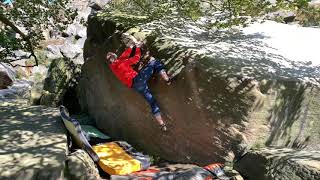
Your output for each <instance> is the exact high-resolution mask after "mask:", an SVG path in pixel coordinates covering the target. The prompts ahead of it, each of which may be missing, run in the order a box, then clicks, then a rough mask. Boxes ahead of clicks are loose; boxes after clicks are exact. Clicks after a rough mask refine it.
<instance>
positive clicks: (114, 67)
mask: <svg viewBox="0 0 320 180" xmlns="http://www.w3.org/2000/svg"><path fill="white" fill-rule="evenodd" d="M131 50H132V49H131V48H128V49H126V50H125V51H124V52H123V53H122V54H121V56H120V57H119V58H118V59H117V60H115V61H114V62H113V63H111V64H110V65H109V67H110V69H111V71H112V72H113V74H115V75H116V77H117V78H118V79H119V80H120V81H121V82H122V83H123V84H124V85H126V86H127V87H129V88H131V87H132V80H133V78H134V77H136V76H137V75H138V73H137V72H136V71H135V70H133V69H132V67H131V66H132V65H134V64H136V63H137V62H139V60H140V56H141V51H140V48H136V52H135V55H134V56H133V57H131V58H129V56H130V53H131Z"/></svg>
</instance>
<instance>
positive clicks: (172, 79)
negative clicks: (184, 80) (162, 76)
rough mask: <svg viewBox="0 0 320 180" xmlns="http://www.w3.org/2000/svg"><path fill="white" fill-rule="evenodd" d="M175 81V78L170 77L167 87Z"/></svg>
mask: <svg viewBox="0 0 320 180" xmlns="http://www.w3.org/2000/svg"><path fill="white" fill-rule="evenodd" d="M174 80H176V77H175V76H170V77H169V80H168V81H167V85H171V83H172V82H173V81H174Z"/></svg>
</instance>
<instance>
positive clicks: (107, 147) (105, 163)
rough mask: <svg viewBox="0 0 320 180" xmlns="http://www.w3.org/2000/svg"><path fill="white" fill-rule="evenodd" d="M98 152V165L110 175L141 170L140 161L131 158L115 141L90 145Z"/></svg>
mask: <svg viewBox="0 0 320 180" xmlns="http://www.w3.org/2000/svg"><path fill="white" fill-rule="evenodd" d="M92 148H93V150H94V152H95V153H97V154H98V156H99V158H100V161H99V162H98V164H99V165H100V167H101V168H102V169H103V170H104V171H105V172H107V173H108V174H110V175H126V174H130V173H132V172H135V171H139V170H141V163H140V161H138V160H136V159H134V158H132V157H131V156H130V155H129V154H127V153H126V152H125V151H124V150H123V149H122V148H121V147H120V146H119V145H118V144H117V143H114V142H111V143H105V144H99V145H96V146H93V147H92Z"/></svg>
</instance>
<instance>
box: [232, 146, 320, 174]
mask: <svg viewBox="0 0 320 180" xmlns="http://www.w3.org/2000/svg"><path fill="white" fill-rule="evenodd" d="M235 168H236V169H237V171H239V172H240V173H241V174H242V175H243V176H244V177H246V179H249V180H250V179H259V180H272V179H281V180H305V179H309V180H316V179H319V177H320V151H310V152H308V151H296V150H292V149H286V148H282V149H281V148H279V149H277V148H264V149H261V150H257V151H250V152H248V153H247V154H246V155H245V156H244V157H242V158H241V159H240V160H239V161H238V162H237V163H236V164H235Z"/></svg>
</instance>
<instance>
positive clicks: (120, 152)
mask: <svg viewBox="0 0 320 180" xmlns="http://www.w3.org/2000/svg"><path fill="white" fill-rule="evenodd" d="M60 113H61V118H62V120H63V123H64V125H65V127H66V129H67V130H68V131H69V133H70V134H71V137H72V139H73V141H75V143H76V144H77V145H78V146H79V147H80V148H83V149H84V150H85V151H86V152H87V153H88V154H89V155H90V157H91V158H92V159H93V160H94V161H95V162H97V163H98V164H99V166H100V167H101V169H102V170H103V171H105V172H106V173H108V174H110V175H126V174H130V173H132V172H136V171H141V170H145V169H147V168H149V167H150V164H151V163H150V162H151V160H150V157H149V156H147V155H144V154H142V153H140V152H137V151H136V150H135V149H134V148H133V147H132V146H131V145H130V144H128V143H127V142H124V141H114V142H107V143H101V144H96V145H93V146H92V145H91V144H90V143H89V141H88V137H86V135H85V132H84V129H86V130H87V134H91V136H96V137H100V138H106V139H108V138H109V137H108V136H106V135H104V134H103V133H102V132H100V131H97V130H96V129H95V128H94V127H93V126H92V127H90V126H84V127H85V128H84V129H82V127H81V125H80V124H79V123H78V122H77V120H75V119H73V118H70V117H69V114H68V112H67V110H66V108H65V107H63V106H60Z"/></svg>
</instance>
